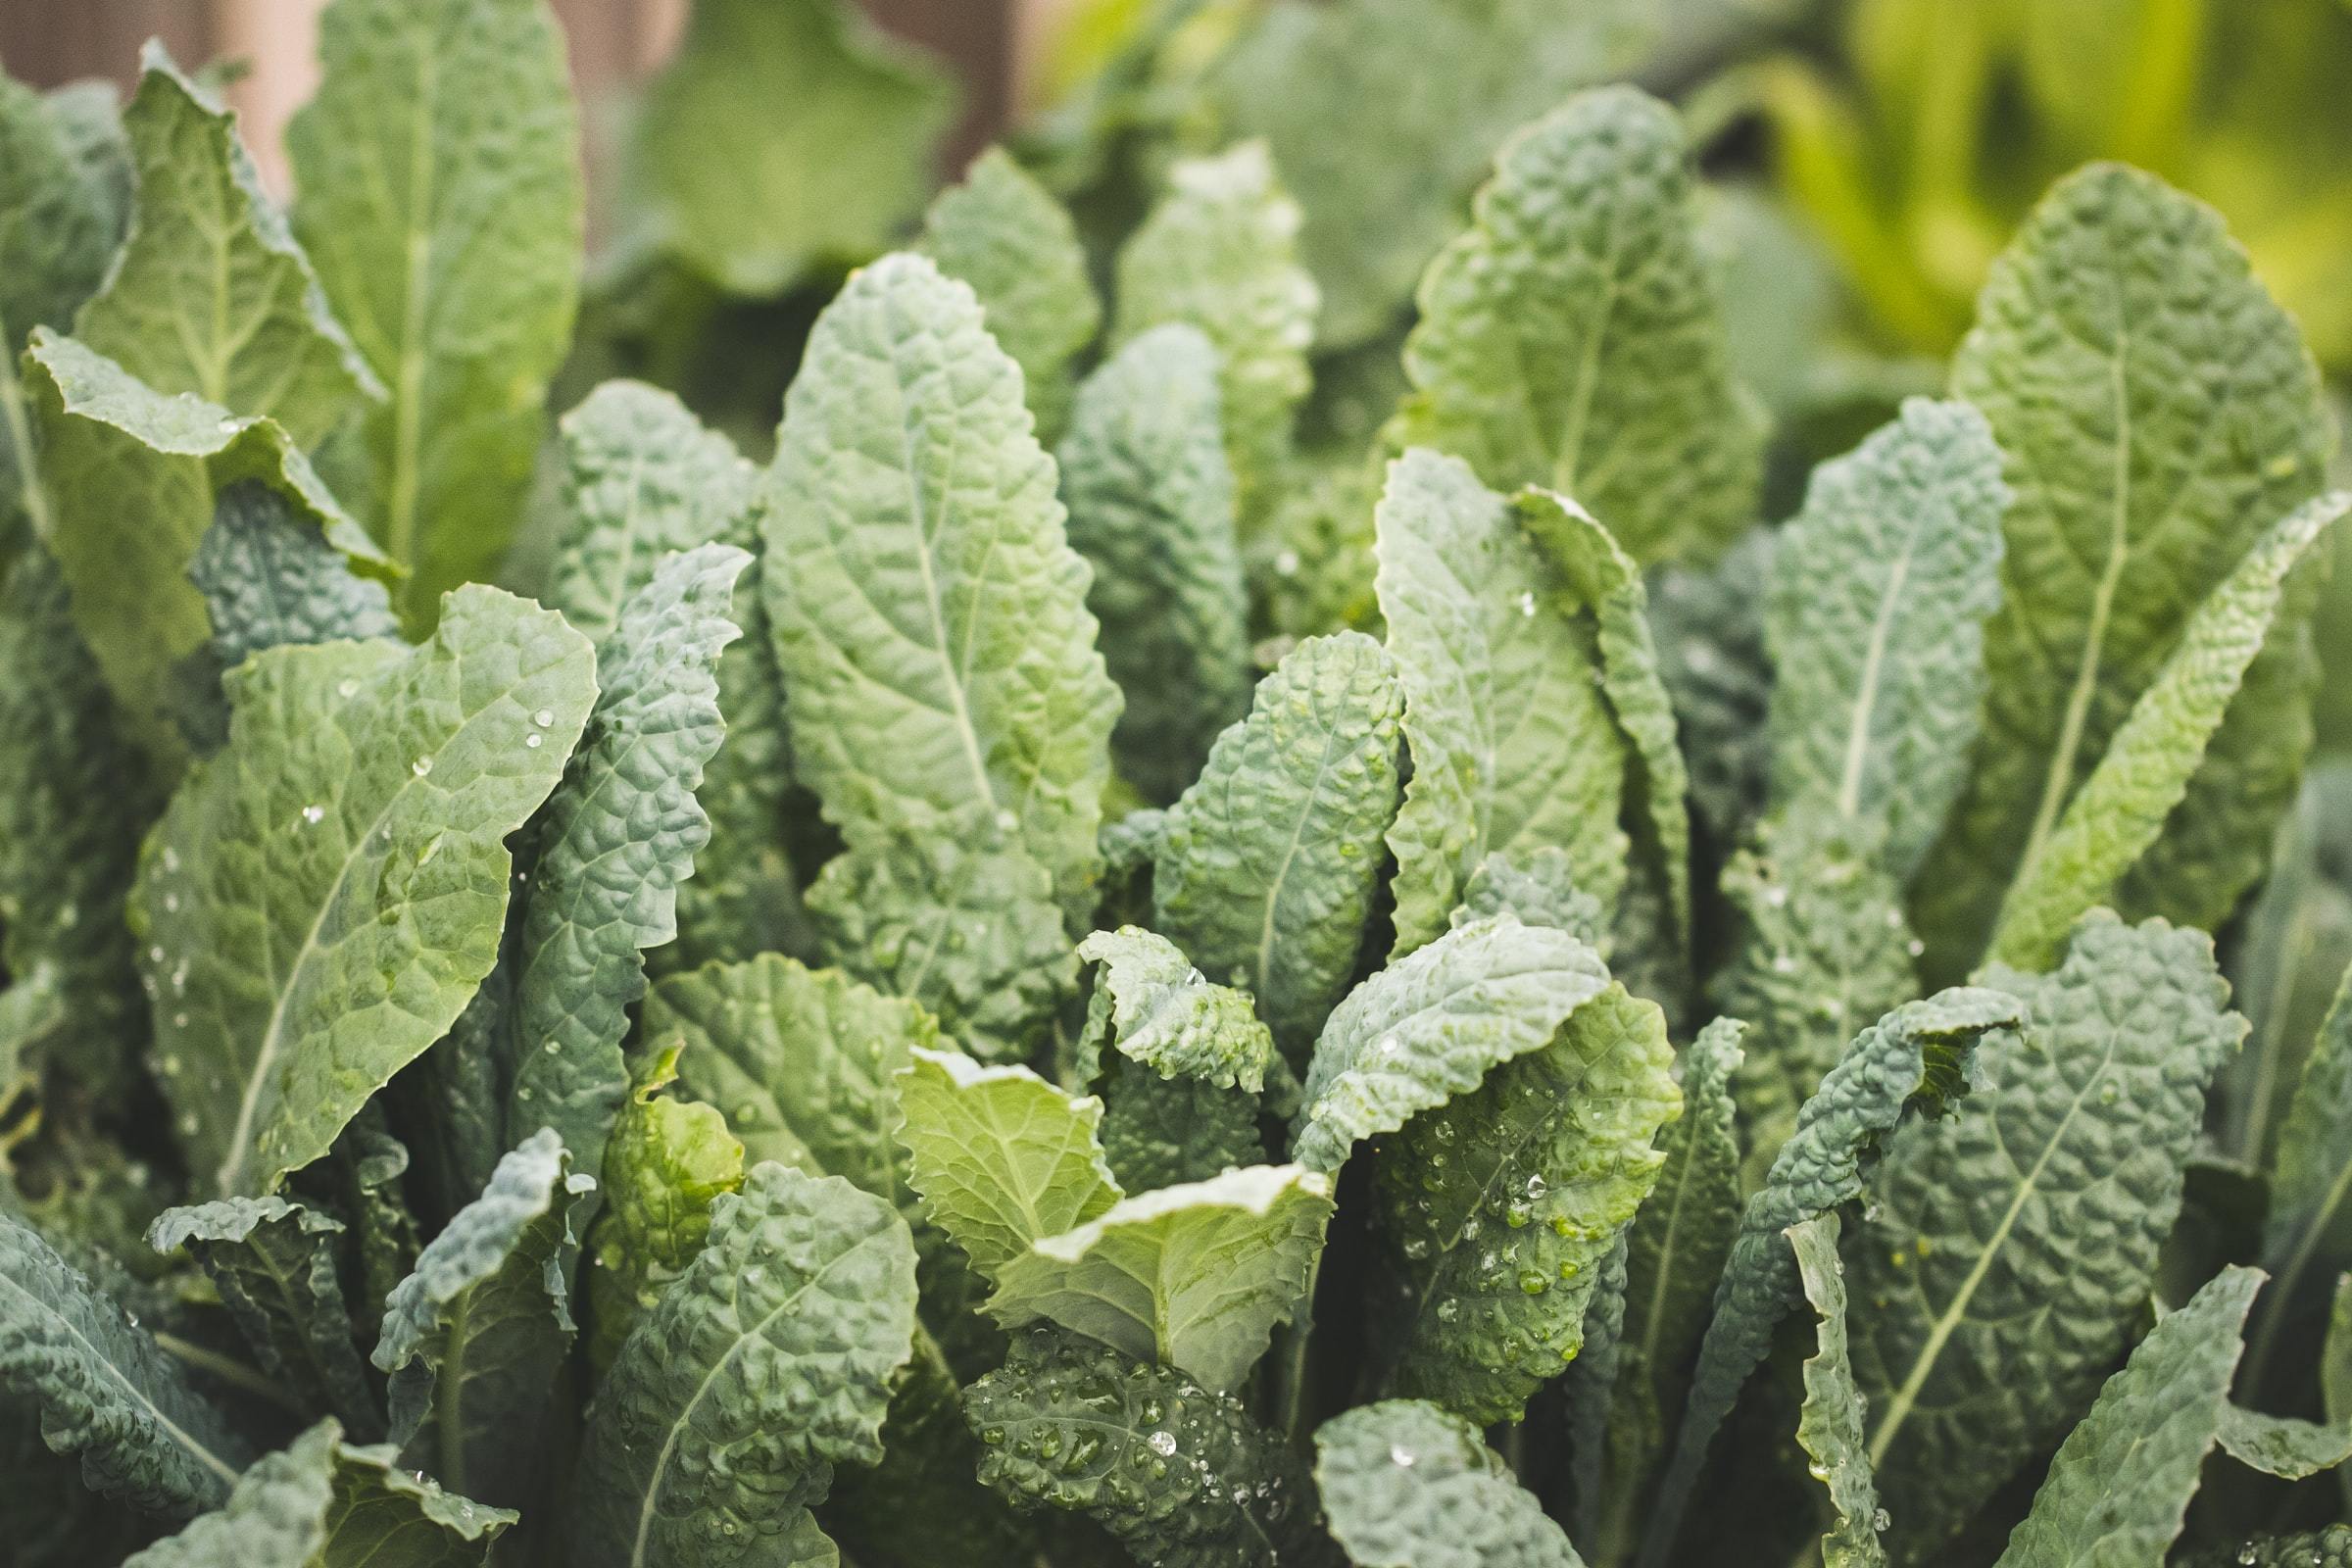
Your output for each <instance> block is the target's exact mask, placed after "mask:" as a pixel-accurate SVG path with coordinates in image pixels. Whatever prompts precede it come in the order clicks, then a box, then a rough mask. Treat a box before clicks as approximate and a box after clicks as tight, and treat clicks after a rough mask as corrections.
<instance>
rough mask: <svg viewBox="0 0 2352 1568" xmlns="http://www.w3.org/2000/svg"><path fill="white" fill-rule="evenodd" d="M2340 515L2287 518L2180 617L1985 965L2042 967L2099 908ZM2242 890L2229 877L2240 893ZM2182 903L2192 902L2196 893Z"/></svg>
mask: <svg viewBox="0 0 2352 1568" xmlns="http://www.w3.org/2000/svg"><path fill="white" fill-rule="evenodd" d="M2346 512H2352V494H2348V493H2346V492H2344V491H2340V490H2339V491H2332V492H2330V493H2329V494H2327V495H2325V496H2322V497H2320V498H2319V499H2318V500H2316V501H2313V502H2311V503H2310V504H2308V505H2306V506H2303V507H2300V508H2298V509H2296V511H2295V512H2294V513H2293V514H2292V515H2290V516H2288V517H2287V518H2286V519H2285V520H2283V521H2281V522H2280V523H2278V526H2276V527H2275V528H2273V529H2271V530H2270V531H2269V532H2268V533H2266V534H2264V535H2263V536H2262V538H2261V539H2260V540H2258V541H2257V542H2256V543H2255V545H2254V548H2253V549H2252V550H2250V551H2248V552H2247V553H2246V558H2245V560H2243V561H2241V562H2240V563H2238V564H2237V566H2236V568H2235V569H2234V570H2232V571H2231V572H2230V573H2229V576H2228V577H2227V578H2225V579H2224V580H2223V582H2222V584H2221V586H2220V587H2218V588H2216V589H2215V590H2214V591H2213V595H2212V597H2211V598H2209V599H2207V600H2206V601H2205V602H2204V603H2203V604H2201V605H2199V606H2198V607H2197V608H2196V610H2195V612H2194V613H2191V614H2190V616H2189V617H2188V623H2187V625H2186V626H2185V627H2184V628H2183V629H2182V631H2181V633H2180V643H2179V645H2178V646H2177V647H2176V648H2175V649H2174V650H2173V652H2172V655H2171V657H2170V658H2168V659H2167V660H2166V661H2165V663H2164V667H2163V668H2161V669H2159V670H2158V671H2157V672H2156V675H2155V678H2154V679H2152V680H2151V681H2149V682H2148V684H2147V686H2146V688H2145V689H2144V690H2142V691H2141V692H2140V694H2139V697H2138V700H2137V701H2136V702H2134V703H2133V704H2132V705H2131V712H2130V713H2129V714H2128V715H2126V717H2125V718H2124V720H2123V722H2122V723H2121V724H2120V725H2118V726H2117V727H2116V729H2115V732H2114V738H2113V739H2112V740H2111V741H2110V742H2109V743H2108V745H2107V750H2106V753H2105V755H2103V756H2102V757H2100V759H2099V761H2098V765H2097V766H2096V767H2094V768H2092V769H2091V771H2090V773H2089V774H2088V776H2086V777H2085V778H2084V779H2083V780H2082V784H2081V786H2080V787H2078V788H2077V789H2076V790H2075V792H2074V794H2073V795H2072V796H2071V797H2069V798H2068V800H2067V803H2066V809H2065V812H2064V814H2063V815H2061V816H2060V817H2059V818H2058V822H2057V825H2056V826H2055V827H2054V828H2052V829H2050V830H2049V831H2048V833H2047V834H2046V836H2043V837H2041V838H2040V839H2039V841H2038V843H2037V844H2036V845H2035V846H2034V851H2035V853H2034V854H2033V855H2031V856H2030V857H2029V858H2027V859H2026V860H2025V861H2024V862H2023V863H2022V864H2020V865H2019V867H2018V872H2017V880H2016V881H2014V882H2012V883H2011V884H2010V885H2009V891H2008V893H2007V894H2006V895H2005V896H2004V897H2003V899H2002V901H2001V912H2000V918H1999V921H1998V923H1997V924H1995V925H1994V927H1993V933H1992V956H1993V957H1995V958H1996V959H1998V960H2000V961H2001V962H2003V963H2010V964H2016V965H2019V966H2021V967H2024V968H2040V967H2045V966H2047V965H2048V964H2049V963H2051V962H2052V961H2054V960H2055V959H2056V957H2057V955H2058V951H2059V949H2060V948H2062V947H2063V946H2064V945H2065V942H2066V934H2067V932H2068V931H2069V930H2071V929H2072V928H2073V926H2074V923H2075V922H2076V921H2077V920H2079V919H2081V918H2082V915H2083V914H2084V913H2085V912H2087V911H2088V910H2089V909H2090V908H2092V907H2094V906H2097V905H2099V904H2101V903H2104V902H2106V901H2107V900H2108V899H2109V897H2110V896H2111V895H2112V894H2113V892H2114V890H2115V886H2116V884H2117V883H2118V882H2119V881H2120V880H2122V878H2123V877H2124V876H2125V874H2126V873H2127V872H2129V871H2131V869H2132V867H2133V866H2134V864H2135V863H2137V862H2138V861H2139V859H2140V858H2141V857H2142V856H2143V855H2145V854H2146V853H2147V851H2148V850H2149V848H2150V847H2151V846H2152V845H2154V844H2155V842H2156V840H2157V838H2158V837H2159V836H2160V835H2161V834H2162V833H2163V832H2164V829H2165V821H2166V819H2167V818H2168V817H2169V816H2170V815H2171V814H2172V813H2173V811H2174V809H2176V808H2178V807H2180V805H2181V804H2182V802H2183V800H2184V799H2185V798H2186V796H2187V794H2188V792H2189V789H2190V787H2191V785H2192V783H2193V781H2194V779H2195V776H2196V773H2197V770H2198V768H2199V767H2200V766H2201V765H2202V764H2203V761H2204V759H2205V758H2206V756H2207V755H2208V748H2209V747H2210V746H2211V745H2212V743H2213V742H2214V740H2215V738H2216V736H2217V733H2218V732H2219V731H2220V730H2221V729H2222V727H2223V726H2224V724H2225V722H2226V720H2227V715H2228V713H2229V708H2230V705H2231V703H2232V701H2233V700H2234V699H2235V698H2236V697H2237V696H2238V694H2239V693H2240V692H2241V691H2243V690H2244V689H2245V683H2246V681H2247V680H2248V679H2249V678H2250V677H2249V673H2248V672H2249V669H2250V666H2252V665H2253V663H2254V662H2255V660H2256V659H2257V658H2258V657H2259V656H2260V655H2261V653H2262V651H2263V649H2264V646H2265V643H2266V641H2267V639H2268V638H2269V637H2270V636H2271V635H2272V630H2273V625H2274V622H2275V621H2276V620H2277V619H2278V615H2279V613H2280V604H2281V601H2282V600H2283V599H2284V598H2285V597H2286V594H2287V576H2288V574H2289V573H2290V572H2291V571H2293V570H2294V568H2295V566H2296V564H2297V563H2299V562H2300V561H2301V560H2302V559H2303V557H2304V555H2305V553H2306V552H2308V551H2309V550H2310V549H2311V548H2312V547H2313V545H2315V544H2316V543H2317V542H2318V541H2319V540H2320V539H2321V538H2322V537H2323V536H2324V535H2325V534H2326V532H2327V529H2328V528H2329V527H2330V526H2331V525H2332V524H2334V523H2335V522H2336V520H2337V519H2339V518H2340V517H2342V516H2343V515H2344V514H2345V513H2346ZM2270 827H2271V823H2270V822H2269V821H2267V820H2266V821H2265V822H2264V824H2263V833H2262V835H2260V836H2258V837H2257V839H2256V842H2257V843H2258V844H2267V842H2268V834H2269V832H2270ZM2256 863H2257V872H2256V874H2259V864H2260V862H2259V860H2258V861H2257V862H2256ZM2251 881H2252V876H2248V877H2246V878H2244V879H2243V880H2241V882H2240V883H2239V888H2240V890H2241V891H2242V889H2243V887H2244V885H2245V884H2246V883H2247V882H2251ZM2138 891H2139V892H2141V893H2142V894H2145V893H2146V892H2147V891H2148V890H2147V889H2146V888H2144V887H2143V888H2141V889H2139V890H2138ZM2189 896H2191V895H2188V894H2185V893H2184V894H2183V895H2182V897H2183V898H2185V897H2189ZM2193 897H2195V898H2196V899H2198V900H2200V901H2203V900H2205V899H2206V898H2207V897H2208V894H2207V893H2206V892H2203V891H2199V892H2197V893H2195V894H2194V895H2193ZM2230 903H2232V904H2233V903H2234V900H2231V901H2230ZM2213 907H2215V908H2216V909H2217V910H2218V911H2219V912H2220V913H2223V914H2227V913H2228V912H2229V907H2230V906H2229V904H2223V903H2220V902H2219V901H2218V900H2217V901H2216V902H2215V903H2214V905H2213Z"/></svg>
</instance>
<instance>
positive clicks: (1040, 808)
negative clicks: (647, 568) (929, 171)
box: [761, 255, 1119, 1023]
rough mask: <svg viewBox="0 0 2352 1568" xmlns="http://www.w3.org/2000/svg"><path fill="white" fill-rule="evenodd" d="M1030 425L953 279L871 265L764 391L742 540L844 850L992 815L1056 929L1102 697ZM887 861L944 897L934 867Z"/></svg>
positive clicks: (1094, 785) (1076, 872) (963, 833)
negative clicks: (776, 385) (1036, 879)
mask: <svg viewBox="0 0 2352 1568" xmlns="http://www.w3.org/2000/svg"><path fill="white" fill-rule="evenodd" d="M1030 425H1031V421H1030V417H1029V412H1028V410H1027V409H1025V408H1024V407H1022V404H1021V378H1020V370H1019V368H1018V367H1017V366H1015V365H1014V364H1013V362H1012V361H1011V360H1010V359H1009V358H1007V357H1006V356H1005V353H1004V351H1003V350H1001V349H999V348H998V347H997V346H996V344H995V342H994V341H993V340H992V339H991V338H990V337H989V336H988V333H987V330H986V328H985V326H984V324H983V322H982V319H981V313H980V307H979V304H978V302H977V301H976V300H975V299H974V298H973V296H972V292H971V290H970V289H968V288H966V287H964V286H963V285H962V284H960V283H957V282H955V281H953V280H951V279H949V278H946V277H943V276H942V275H941V274H940V272H939V270H938V269H937V268H936V267H934V266H933V265H932V264H931V263H930V262H928V261H926V260H924V259H922V258H921V257H917V256H910V255H897V256H890V257H885V258H884V259H883V260H882V261H880V262H877V263H875V264H874V265H873V266H871V267H869V268H866V269H865V270H862V271H860V272H858V274H857V276H856V277H854V278H852V279H851V281H850V283H849V285H848V286H847V287H846V288H844V289H843V290H842V292H841V294H840V295H839V296H838V297H837V298H836V299H835V300H834V301H833V303H832V304H831V305H829V306H828V307H826V309H825V312H824V314H823V315H822V316H821V317H819V318H818V319H817V324H816V328H815V330H814V332H813V333H812V335H811V336H810V338H809V348H808V352H807V355H806V357H805V359H804V361H803V364H802V367H801V371H800V373H799V374H798V375H797V376H796V377H795V378H794V380H793V383H792V388H791V391H790V392H789V393H788V394H787V395H786V397H785V402H784V422H783V425H782V427H781V428H780V430H779V432H778V435H777V452H776V462H775V466H774V467H773V468H772V469H771V470H770V474H769V479H768V487H767V491H766V500H767V515H766V520H765V538H766V547H767V555H768V559H770V560H772V561H780V562H789V563H791V569H790V570H777V571H772V572H767V573H765V574H763V576H762V579H761V580H762V582H763V584H764V586H765V590H766V594H767V609H768V614H769V618H770V620H771V622H772V630H773V633H774V636H775V639H776V659H777V663H778V665H779V667H780V668H781V669H782V671H783V675H784V683H785V687H786V689H787V690H789V691H790V692H791V693H792V707H791V721H792V734H793V759H794V765H795V768H796V771H797V772H798V773H799V775H800V776H801V777H802V778H803V779H804V780H805V781H806V782H807V783H808V785H809V788H810V789H812V790H814V791H815V793H816V795H817V797H818V799H819V801H820V802H821V803H822V804H823V807H824V810H825V814H826V816H827V817H828V818H829V819H831V820H832V821H833V822H834V823H835V824H836V825H837V826H838V827H839V828H840V829H841V832H842V836H843V838H844V839H845V840H846V841H847V842H848V844H849V848H850V853H851V856H852V858H853V859H854V860H863V861H865V862H867V863H868V864H869V865H870V863H871V862H873V861H875V860H877V859H881V858H886V857H889V856H891V855H892V854H894V852H895V853H896V854H897V855H898V856H899V857H900V858H901V859H902V861H903V860H904V859H905V846H904V845H898V844H894V843H893V840H894V837H895V836H896V835H899V834H911V835H917V836H920V837H923V838H940V839H952V840H960V841H963V842H965V843H969V842H971V841H972V840H973V839H975V838H978V837H980V836H981V835H982V834H983V833H984V832H985V830H986V829H987V828H989V827H992V826H993V827H995V828H997V829H998V830H999V831H1000V832H1001V833H1002V834H1003V835H1005V838H1006V841H1007V842H1006V844H1005V852H1012V851H1018V852H1022V853H1025V854H1026V855H1027V856H1028V857H1029V858H1031V859H1033V860H1034V861H1035V862H1036V863H1037V864H1038V865H1039V866H1040V867H1042V868H1043V869H1044V870H1045V871H1046V872H1047V874H1048V875H1049V876H1050V877H1051V878H1052V886H1053V890H1054V897H1055V898H1056V900H1057V901H1058V902H1059V903H1060V905H1061V907H1062V909H1063V912H1064V917H1065V919H1067V920H1069V921H1071V922H1077V921H1080V920H1083V919H1085V918H1087V916H1088V915H1089V914H1091V912H1092V907H1093V892H1092V887H1093V883H1094V880H1095V877H1096V876H1097V874H1098V872H1099V869H1100V859H1099V852H1098V850H1097V848H1096V842H1095V836H1096V832H1097V830H1098V829H1099V827H1100V826H1101V823H1102V795H1103V786H1104V785H1105V784H1106V783H1107V782H1108V780H1109V776H1110V756H1109V746H1108V743H1109V737H1110V730H1111V725H1112V723H1113V721H1114V720H1115V719H1116V718H1117V716H1118V708H1119V697H1118V690H1117V688H1116V687H1115V686H1113V685H1112V684H1111V682H1110V679H1109V677H1108V676H1107V675H1105V674H1104V673H1103V659H1102V656H1101V655H1100V654H1098V653H1097V652H1096V651H1095V629H1096V627H1095V618H1094V616H1093V615H1092V614H1090V613H1088V612H1087V609H1086V606H1085V603H1084V600H1085V595H1086V582H1087V575H1088V573H1087V569H1086V564H1085V563H1084V562H1083V561H1082V560H1080V558H1079V557H1078V555H1077V554H1076V553H1075V552H1074V551H1072V550H1071V549H1070V547H1069V544H1068V542H1067V540H1066V539H1065V538H1064V536H1063V532H1062V510H1061V505H1060V503H1059V502H1057V501H1056V500H1055V499H1054V463H1053V460H1052V459H1051V458H1049V457H1047V456H1046V454H1045V452H1044V451H1043V450H1042V449H1041V448H1040V447H1039V446H1038V444H1037V441H1036V438H1035V437H1034V436H1033V435H1032V434H1031V433H1030ZM894 869H898V870H900V871H903V872H904V873H905V874H904V875H903V876H902V877H901V880H903V881H904V882H907V883H908V884H910V886H909V887H908V892H909V893H912V894H914V895H915V896H916V897H918V898H919V897H921V896H923V895H924V894H925V893H926V892H927V891H928V892H929V897H930V900H931V905H932V907H939V908H943V909H945V908H954V907H956V900H955V899H954V898H953V897H950V896H949V895H948V893H947V892H946V890H945V889H944V888H940V887H939V886H938V884H937V883H936V877H937V876H938V875H939V874H940V872H941V871H942V869H943V868H941V867H938V866H932V865H924V866H904V865H902V866H901V867H898V868H894ZM935 1010H939V1009H935ZM949 1021H951V1023H952V1020H949Z"/></svg>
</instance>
